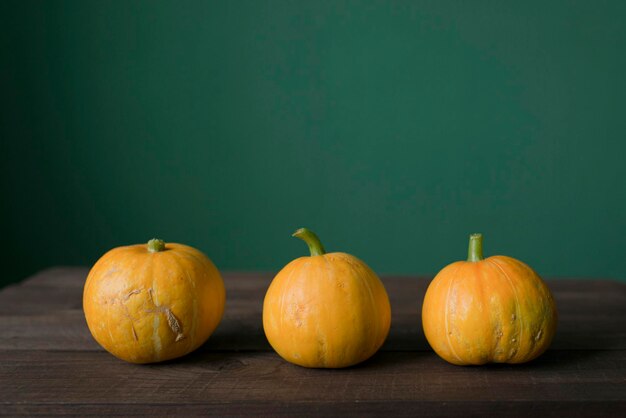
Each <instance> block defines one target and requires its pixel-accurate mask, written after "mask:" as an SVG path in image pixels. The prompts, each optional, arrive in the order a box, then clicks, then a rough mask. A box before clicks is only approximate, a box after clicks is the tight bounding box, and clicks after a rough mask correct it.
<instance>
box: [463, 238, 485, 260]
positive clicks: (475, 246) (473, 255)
mask: <svg viewBox="0 0 626 418" xmlns="http://www.w3.org/2000/svg"><path fill="white" fill-rule="evenodd" d="M484 258H485V257H483V235H482V234H472V235H470V238H469V249H468V250H467V261H469V262H472V263H474V262H476V261H480V260H482V259H484Z"/></svg>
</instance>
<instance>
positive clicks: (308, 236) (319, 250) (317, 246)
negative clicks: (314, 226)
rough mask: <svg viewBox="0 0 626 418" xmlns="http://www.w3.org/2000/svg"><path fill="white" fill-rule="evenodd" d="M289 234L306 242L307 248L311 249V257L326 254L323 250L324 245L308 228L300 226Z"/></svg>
mask: <svg viewBox="0 0 626 418" xmlns="http://www.w3.org/2000/svg"><path fill="white" fill-rule="evenodd" d="M291 236H292V237H296V238H300V239H301V240H303V241H304V242H306V244H307V245H308V246H309V250H310V251H311V257H314V256H316V255H324V254H326V251H324V246H323V245H322V243H321V242H320V239H319V238H318V237H317V235H315V233H314V232H313V231H311V230H310V229H307V228H300V229H298V230H297V231H296V232H294V233H293V234H292V235H291Z"/></svg>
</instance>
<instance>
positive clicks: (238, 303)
mask: <svg viewBox="0 0 626 418" xmlns="http://www.w3.org/2000/svg"><path fill="white" fill-rule="evenodd" d="M86 274H87V270H86V269H84V268H55V269H50V270H46V271H44V272H42V273H40V274H38V275H36V276H34V277H33V278H31V279H29V280H27V281H25V282H23V283H21V284H18V285H14V286H11V287H7V288H5V289H3V290H2V291H0V387H1V388H2V390H0V414H3V415H8V416H15V415H21V414H25V415H46V416H48V415H63V414H67V415H77V416H86V415H106V414H108V415H118V416H128V415H137V416H139V415H150V416H172V415H181V416H199V415H206V414H209V413H210V414H217V415H219V416H241V415H251V414H254V415H261V416H320V415H323V416H339V415H342V416H346V415H348V416H350V415H354V416H379V415H388V414H393V415H397V416H415V415H416V414H419V415H425V416H451V415H452V416H455V415H457V416H461V415H462V416H472V415H475V416H502V415H504V414H506V415H507V416H528V415H529V414H533V415H537V416H599V415H600V416H601V415H614V416H615V415H619V414H622V415H623V414H625V413H626V285H623V284H620V283H617V282H612V281H606V280H596V281H589V280H565V279H564V280H554V281H549V282H548V283H549V286H550V287H551V289H552V291H553V292H554V295H555V298H556V301H557V304H558V308H559V313H560V323H559V329H558V331H557V336H556V338H555V341H554V344H553V346H552V348H551V349H550V350H549V351H548V352H547V353H545V354H544V355H543V356H542V357H540V358H539V359H537V360H536V361H534V362H531V363H529V364H524V365H518V366H509V365H493V366H487V367H458V366H453V365H450V364H447V363H445V362H444V361H442V360H441V359H439V358H438V357H437V356H436V355H435V354H434V353H433V352H432V351H431V350H430V349H429V347H428V345H427V343H426V340H425V338H424V335H423V333H422V329H421V318H420V309H421V303H422V300H423V295H424V293H425V291H426V287H427V285H428V283H429V279H426V278H411V277H387V278H383V281H384V283H385V286H386V287H387V291H388V293H389V295H390V299H391V302H392V311H393V316H392V329H391V333H390V336H389V338H388V341H387V342H386V344H385V345H384V347H383V349H382V350H381V352H379V353H378V354H377V355H376V356H374V357H373V358H372V359H371V360H369V361H367V362H365V363H363V364H361V365H359V366H356V367H351V368H348V369H343V370H311V369H304V368H301V367H298V366H294V365H291V364H289V363H286V362H284V361H283V360H282V359H280V358H279V357H278V356H277V355H276V354H275V353H274V352H273V351H271V348H270V347H269V345H268V343H267V341H266V340H265V337H264V335H263V330H262V325H261V324H262V323H261V307H262V301H263V296H264V293H265V290H266V289H267V286H268V285H269V282H270V280H271V277H272V275H271V274H251V273H245V274H243V273H239V274H237V273H232V274H225V275H224V279H225V284H226V288H227V299H228V301H227V307H226V314H225V317H224V320H223V321H222V324H221V325H220V326H219V327H218V329H217V331H216V332H215V334H214V335H213V336H212V337H211V339H210V340H209V342H207V344H205V345H204V346H203V347H201V348H200V349H199V350H198V351H196V352H195V353H192V354H191V355H189V356H187V357H184V358H182V359H178V360H175V361H170V362H167V363H163V364H157V365H148V366H145V365H144V366H141V365H132V364H126V363H124V362H122V361H120V360H117V359H115V358H114V357H112V356H110V355H109V354H108V353H106V352H104V351H103V350H102V349H101V348H100V347H99V346H98V345H97V344H96V343H95V342H94V341H93V339H92V338H91V336H90V334H89V331H88V329H87V327H86V324H85V321H84V318H83V315H82V309H81V304H80V302H81V295H82V285H83V283H84V280H85V277H86Z"/></svg>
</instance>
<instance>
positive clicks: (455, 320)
mask: <svg viewBox="0 0 626 418" xmlns="http://www.w3.org/2000/svg"><path fill="white" fill-rule="evenodd" d="M422 324H423V326H424V333H425V334H426V339H427V340H428V342H429V343H430V345H431V347H432V348H433V350H435V352H436V353H437V354H438V355H439V356H440V357H441V358H443V359H444V360H446V361H448V362H450V363H453V364H458V365H469V364H475V365H479V364H485V363H524V362H527V361H530V360H532V359H534V358H536V357H537V356H539V355H541V354H542V353H543V352H544V351H545V350H546V349H547V348H548V346H549V345H550V342H551V341H552V337H553V336H554V333H555V331H556V325H557V311H556V305H555V303H554V299H553V297H552V294H551V293H550V290H549V289H548V287H547V286H546V284H545V283H544V282H543V280H541V278H540V277H539V276H538V275H537V273H535V272H534V271H533V270H532V269H531V268H530V267H529V266H527V265H526V264H524V263H522V262H521V261H519V260H516V259H514V258H511V257H506V256H493V257H489V258H485V259H484V258H483V253H482V235H480V234H473V235H471V236H470V245H469V252H468V259H467V261H457V262H455V263H452V264H450V265H448V266H447V267H445V268H444V269H443V270H441V271H440V272H439V274H437V276H436V277H435V279H434V280H433V281H432V283H431V284H430V286H429V287H428V290H427V291H426V296H425V298H424V305H423V307H422Z"/></svg>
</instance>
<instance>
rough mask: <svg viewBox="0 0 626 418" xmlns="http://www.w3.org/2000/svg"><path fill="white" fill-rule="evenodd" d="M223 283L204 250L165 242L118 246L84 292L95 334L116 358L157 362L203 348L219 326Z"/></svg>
mask: <svg viewBox="0 0 626 418" xmlns="http://www.w3.org/2000/svg"><path fill="white" fill-rule="evenodd" d="M225 297H226V294H225V290H224V283H223V281H222V278H221V276H220V273H219V272H218V270H217V268H216V267H215V266H214V265H213V263H212V262H211V261H210V260H209V259H208V258H207V257H206V256H205V255H204V254H202V253H201V252H200V251H198V250H196V249H194V248H192V247H188V246H186V245H182V244H170V243H168V244H166V247H165V250H164V251H161V252H155V253H151V252H149V251H148V250H147V246H146V245H132V246H127V247H119V248H115V249H113V250H111V251H109V252H108V253H106V254H105V255H104V256H102V258H100V260H98V262H97V263H96V264H95V265H94V266H93V268H92V269H91V271H90V272H89V276H88V277H87V281H86V283H85V288H84V292H83V309H84V311H85V318H86V319H87V325H88V326H89V330H90V331H91V334H92V335H93V337H94V338H95V339H96V341H97V342H98V343H99V344H100V345H101V346H102V347H104V348H105V349H106V350H107V351H109V352H110V353H111V354H113V355H114V356H116V357H118V358H120V359H122V360H126V361H129V362H132V363H153V362H159V361H164V360H170V359H173V358H176V357H180V356H183V355H185V354H187V353H190V352H191V351H193V350H195V349H196V348H198V347H199V346H200V345H202V344H203V343H204V342H205V341H206V340H207V338H209V336H210V335H211V333H212V332H213V331H214V330H215V328H216V327H217V325H218V324H219V322H220V320H221V318H222V314H223V312H224V304H225Z"/></svg>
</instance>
